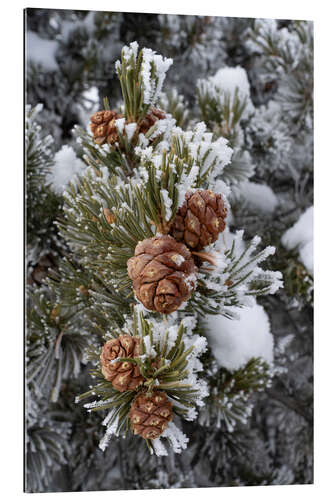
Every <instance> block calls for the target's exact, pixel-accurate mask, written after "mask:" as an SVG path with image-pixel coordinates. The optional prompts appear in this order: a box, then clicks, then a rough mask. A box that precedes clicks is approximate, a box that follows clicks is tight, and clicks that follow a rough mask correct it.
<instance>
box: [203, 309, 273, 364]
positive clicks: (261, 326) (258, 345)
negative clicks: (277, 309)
mask: <svg viewBox="0 0 333 500" xmlns="http://www.w3.org/2000/svg"><path fill="white" fill-rule="evenodd" d="M205 324H206V326H207V329H206V335H207V338H208V341H209V345H210V347H211V349H212V352H213V354H214V356H215V358H216V361H217V363H218V364H219V366H223V367H225V368H226V369H227V370H231V371H232V370H237V369H239V368H241V367H242V366H244V365H245V364H246V363H247V362H248V361H249V360H250V359H251V358H252V357H255V358H257V357H261V358H262V359H263V360H265V361H266V362H267V363H269V364H273V336H272V334H271V330H270V323H269V318H268V315H267V313H266V312H265V310H264V308H263V307H262V306H261V305H258V304H255V305H254V306H253V307H245V308H244V309H241V310H240V312H239V319H238V320H237V319H232V320H231V319H227V318H225V317H224V316H220V315H211V316H207V317H206V319H205Z"/></svg>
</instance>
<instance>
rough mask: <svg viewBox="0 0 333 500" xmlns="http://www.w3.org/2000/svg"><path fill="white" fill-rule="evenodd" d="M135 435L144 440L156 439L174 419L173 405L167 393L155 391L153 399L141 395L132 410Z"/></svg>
mask: <svg viewBox="0 0 333 500" xmlns="http://www.w3.org/2000/svg"><path fill="white" fill-rule="evenodd" d="M129 416H130V420H131V423H132V426H133V432H134V434H139V435H140V436H142V437H143V438H144V439H156V438H158V437H159V436H160V435H161V434H162V433H163V431H164V430H165V429H166V428H167V427H168V425H169V422H171V420H172V419H173V414H172V404H171V401H169V399H168V398H167V395H166V394H165V392H161V391H154V392H153V394H152V396H151V397H148V396H146V395H145V394H139V395H138V396H137V397H136V398H135V399H134V401H133V403H132V406H131V409H130V413H129Z"/></svg>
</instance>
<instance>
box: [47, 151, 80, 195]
mask: <svg viewBox="0 0 333 500" xmlns="http://www.w3.org/2000/svg"><path fill="white" fill-rule="evenodd" d="M54 161H55V163H54V165H53V167H52V170H51V172H50V174H49V175H48V176H47V179H46V181H47V183H48V184H50V186H51V188H52V189H53V191H54V192H55V193H56V194H62V193H63V191H64V190H65V189H66V187H67V185H68V183H69V182H70V181H72V182H74V183H75V176H76V175H77V174H83V172H84V170H85V168H86V164H85V163H84V162H83V161H82V160H80V158H78V157H77V156H76V154H75V151H74V150H73V149H72V148H71V147H70V146H62V148H61V149H60V150H59V151H58V152H57V153H56V154H55V157H54Z"/></svg>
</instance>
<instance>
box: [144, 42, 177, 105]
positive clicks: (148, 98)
mask: <svg viewBox="0 0 333 500" xmlns="http://www.w3.org/2000/svg"><path fill="white" fill-rule="evenodd" d="M172 63H173V61H172V59H167V58H165V57H162V56H161V55H159V54H156V52H155V51H154V50H152V49H147V48H144V49H142V65H141V76H142V82H143V89H144V97H143V102H144V104H150V105H151V106H153V105H154V104H156V102H157V101H158V99H159V96H160V93H161V90H162V86H163V83H164V80H165V75H166V72H167V71H168V69H169V68H170V66H171V65H172ZM152 73H153V75H152Z"/></svg>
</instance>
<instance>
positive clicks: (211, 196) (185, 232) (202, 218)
mask: <svg viewBox="0 0 333 500" xmlns="http://www.w3.org/2000/svg"><path fill="white" fill-rule="evenodd" d="M226 216H227V209H226V206H225V204H224V202H223V199H222V196H221V194H215V193H213V192H212V191H209V190H198V191H196V192H194V193H192V192H187V193H186V196H185V201H184V203H183V205H182V206H181V207H180V208H179V209H178V212H177V214H176V217H175V220H174V222H173V225H172V227H171V231H170V234H171V235H172V236H173V237H174V238H175V239H176V240H177V241H181V242H183V243H185V244H186V245H187V246H188V247H190V248H191V249H192V250H196V251H198V250H202V249H203V248H204V247H205V246H207V245H210V244H211V243H214V241H216V240H217V238H218V235H219V233H221V232H222V231H223V230H224V228H225V218H226Z"/></svg>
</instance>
